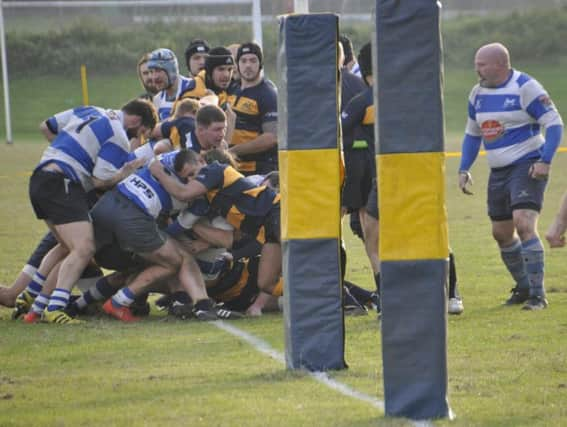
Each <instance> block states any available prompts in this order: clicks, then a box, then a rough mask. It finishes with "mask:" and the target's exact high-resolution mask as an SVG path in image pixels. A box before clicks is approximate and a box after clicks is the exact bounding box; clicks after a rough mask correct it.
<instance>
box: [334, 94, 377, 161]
mask: <svg viewBox="0 0 567 427" xmlns="http://www.w3.org/2000/svg"><path fill="white" fill-rule="evenodd" d="M341 125H342V130H343V150H351V149H353V148H361V147H357V146H356V144H357V143H358V144H359V143H365V144H366V145H367V148H369V149H370V150H372V151H373V150H374V98H373V95H372V87H368V88H367V89H366V90H365V91H364V92H362V93H359V94H358V95H356V96H355V97H354V98H352V99H351V101H350V102H349V103H348V104H347V106H346V107H345V108H344V110H343V112H342V113H341ZM364 148H366V147H364Z"/></svg>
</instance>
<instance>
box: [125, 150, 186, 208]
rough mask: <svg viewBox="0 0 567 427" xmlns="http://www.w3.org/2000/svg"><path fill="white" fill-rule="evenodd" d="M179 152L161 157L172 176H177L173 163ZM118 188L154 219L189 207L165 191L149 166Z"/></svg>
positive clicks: (160, 159)
mask: <svg viewBox="0 0 567 427" xmlns="http://www.w3.org/2000/svg"><path fill="white" fill-rule="evenodd" d="M178 152H179V151H172V152H169V153H165V154H163V155H162V156H160V157H159V161H160V162H161V163H162V164H163V165H164V166H165V167H166V168H167V170H168V171H169V172H170V173H171V175H172V176H177V175H175V172H174V169H173V161H174V159H175V156H176V155H177V153H178ZM117 188H118V191H120V192H121V193H122V194H124V195H125V196H126V197H127V198H128V199H130V200H131V201H132V202H134V203H135V204H136V205H137V206H139V207H140V209H142V210H143V211H144V212H146V213H147V214H148V215H150V216H151V217H153V218H157V217H158V216H159V215H160V214H161V213H168V214H172V213H175V212H178V211H181V210H182V209H184V208H185V207H186V206H187V203H185V202H181V201H179V200H177V199H175V198H173V197H172V196H171V195H170V194H169V193H168V192H167V191H165V188H163V187H162V185H161V184H160V183H159V181H158V180H157V179H155V178H154V177H153V175H152V174H151V172H150V170H149V169H148V167H147V166H145V167H143V168H141V169H138V170H137V171H136V172H135V173H133V174H132V175H130V176H129V177H127V178H125V179H123V180H122V181H121V182H120V183H119V184H118V186H117Z"/></svg>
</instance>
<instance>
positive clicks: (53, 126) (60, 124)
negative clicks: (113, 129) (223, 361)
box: [46, 105, 107, 135]
mask: <svg viewBox="0 0 567 427" xmlns="http://www.w3.org/2000/svg"><path fill="white" fill-rule="evenodd" d="M106 111H107V110H105V109H104V108H100V107H95V106H94V105H86V106H80V107H76V108H71V109H69V110H65V111H61V112H59V113H57V114H54V115H53V116H51V117H50V118H48V119H47V120H46V123H47V126H48V127H49V130H51V132H53V133H54V134H56V135H57V134H58V133H59V131H60V130H61V129H63V128H64V127H65V126H67V123H69V121H70V120H71V119H77V118H79V119H84V118H86V117H89V116H92V115H96V114H104V113H105V112H106Z"/></svg>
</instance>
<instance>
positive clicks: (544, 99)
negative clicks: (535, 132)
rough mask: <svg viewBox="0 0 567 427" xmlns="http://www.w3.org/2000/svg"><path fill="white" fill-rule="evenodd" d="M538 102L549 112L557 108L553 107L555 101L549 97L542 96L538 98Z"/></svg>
mask: <svg viewBox="0 0 567 427" xmlns="http://www.w3.org/2000/svg"><path fill="white" fill-rule="evenodd" d="M538 101H539V102H540V103H541V105H543V106H544V107H545V108H546V109H548V110H550V109H552V108H555V106H554V105H553V101H552V100H551V98H550V97H549V96H547V95H541V96H540V97H539V98H538Z"/></svg>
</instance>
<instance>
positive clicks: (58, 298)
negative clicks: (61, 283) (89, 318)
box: [47, 288, 71, 311]
mask: <svg viewBox="0 0 567 427" xmlns="http://www.w3.org/2000/svg"><path fill="white" fill-rule="evenodd" d="M70 296H71V292H69V291H68V290H67V289H62V288H56V289H55V290H54V291H53V292H52V293H51V298H50V299H49V305H48V306H47V311H56V310H64V309H65V307H67V304H68V303H69V297H70Z"/></svg>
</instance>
